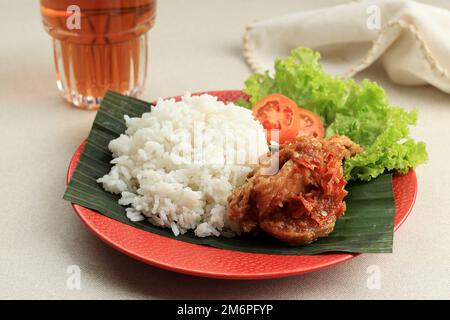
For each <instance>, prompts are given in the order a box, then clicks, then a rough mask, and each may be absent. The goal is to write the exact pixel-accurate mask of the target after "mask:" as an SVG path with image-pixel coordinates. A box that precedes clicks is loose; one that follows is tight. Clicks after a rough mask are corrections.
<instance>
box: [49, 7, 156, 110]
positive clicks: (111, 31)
mask: <svg viewBox="0 0 450 320" xmlns="http://www.w3.org/2000/svg"><path fill="white" fill-rule="evenodd" d="M41 14H42V19H43V23H44V27H45V30H46V31H47V32H48V33H49V34H50V35H51V36H52V38H53V52H54V59H55V68H56V83H57V86H58V89H59V91H61V93H62V94H63V95H64V97H65V99H66V100H67V101H69V102H71V103H72V104H73V105H75V106H77V107H80V108H85V109H96V108H98V106H99V105H100V102H101V99H102V97H103V96H104V94H105V93H106V91H107V90H113V91H116V92H120V93H122V94H127V95H130V96H138V95H139V94H140V93H141V92H142V88H143V86H144V82H145V78H146V74H147V31H148V30H150V28H151V27H152V26H153V23H154V20H155V14H156V0H41Z"/></svg>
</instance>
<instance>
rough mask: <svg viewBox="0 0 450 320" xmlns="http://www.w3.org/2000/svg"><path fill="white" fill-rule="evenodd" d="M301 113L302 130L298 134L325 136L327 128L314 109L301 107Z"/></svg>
mask: <svg viewBox="0 0 450 320" xmlns="http://www.w3.org/2000/svg"><path fill="white" fill-rule="evenodd" d="M298 110H299V113H300V130H299V132H298V135H297V136H299V137H300V136H312V137H316V138H323V137H324V136H325V129H324V127H323V123H322V120H321V119H320V117H319V116H318V115H317V114H315V113H314V112H312V111H309V110H306V109H303V108H299V109H298Z"/></svg>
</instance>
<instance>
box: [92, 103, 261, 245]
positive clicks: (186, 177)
mask: <svg viewBox="0 0 450 320" xmlns="http://www.w3.org/2000/svg"><path fill="white" fill-rule="evenodd" d="M125 121H126V125H127V130H126V132H125V134H122V135H121V136H120V137H118V138H117V139H115V140H112V141H111V142H110V143H109V149H110V150H111V151H112V153H113V157H114V159H113V160H112V161H111V163H112V164H113V165H114V166H113V167H112V168H111V171H110V172H109V174H107V175H105V176H103V177H102V178H99V179H98V180H97V182H99V183H102V184H103V188H104V189H105V190H107V191H109V192H112V193H115V194H120V195H121V198H120V200H119V203H120V204H121V205H124V206H128V207H127V208H126V212H127V217H128V218H129V219H131V220H132V221H141V220H144V219H148V220H149V221H150V222H151V223H153V224H155V225H157V226H162V227H168V228H171V229H172V231H173V233H174V234H175V235H179V234H180V233H181V234H183V233H185V232H186V231H187V230H189V229H193V230H195V235H196V236H199V237H205V236H210V235H215V236H220V235H225V236H228V235H233V234H234V233H239V232H240V230H239V228H238V226H237V225H236V224H234V223H233V222H231V221H229V219H228V218H227V214H226V213H227V197H228V196H229V194H230V192H231V190H232V189H233V188H235V187H238V186H240V185H241V184H243V183H244V182H245V178H246V175H247V174H248V173H249V172H250V171H251V170H252V169H253V168H254V166H255V165H256V164H257V158H258V156H259V155H261V154H263V153H266V152H267V151H268V148H267V144H266V140H265V137H264V132H263V128H262V126H261V125H260V124H259V122H257V121H256V120H254V119H253V116H252V114H251V111H250V110H247V109H245V108H241V107H239V106H236V105H234V104H232V103H229V104H224V103H223V102H220V101H217V98H216V97H213V96H210V95H201V96H190V95H189V94H186V95H185V96H184V97H183V98H182V99H181V101H179V102H176V101H175V100H173V99H170V100H159V101H158V103H157V105H156V106H155V107H153V108H152V110H151V112H149V113H144V114H143V115H142V117H141V118H130V117H128V116H125Z"/></svg>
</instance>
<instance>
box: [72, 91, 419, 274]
mask: <svg viewBox="0 0 450 320" xmlns="http://www.w3.org/2000/svg"><path fill="white" fill-rule="evenodd" d="M208 93H209V94H212V95H215V96H217V97H219V99H220V100H223V101H235V100H237V99H238V98H241V97H245V94H243V93H242V92H241V91H213V92H208ZM84 144H85V142H83V143H82V144H81V145H80V146H79V147H78V149H77V150H76V152H75V154H74V156H73V158H72V160H71V162H70V165H69V168H68V172H67V182H69V180H70V178H71V177H72V174H73V172H74V171H75V168H76V166H77V163H78V159H79V157H80V155H81V152H82V151H83V148H84ZM393 189H394V196H395V221H394V230H397V229H398V228H399V227H400V225H401V224H402V223H403V222H404V221H405V220H406V218H407V217H408V215H409V213H410V212H411V209H412V207H413V205H414V202H415V199H416V194H417V178H416V174H415V172H414V170H411V171H410V172H409V173H408V174H406V175H395V176H394V179H393ZM72 206H73V208H74V209H75V212H76V213H77V215H78V216H79V217H80V219H81V220H82V221H83V222H84V224H85V225H86V226H87V227H88V229H89V230H91V231H92V232H93V233H94V234H95V235H96V236H97V237H99V238H100V239H102V240H103V241H104V242H106V243H107V244H109V245H110V246H112V247H113V248H115V249H117V250H119V251H120V252H122V253H125V254H127V255H129V256H130V257H133V258H135V259H137V260H140V261H142V262H145V263H148V264H150V265H153V266H156V267H159V268H163V269H167V270H172V271H176V272H180V273H185V274H190V275H195V276H202V277H210V278H225V279H264V278H280V277H286V276H292V275H298V274H302V273H306V272H311V271H316V270H320V269H323V268H327V267H330V266H333V265H335V264H338V263H341V262H344V261H347V260H350V259H352V258H354V257H356V256H357V255H358V254H349V253H339V254H319V255H273V254H257V253H246V252H238V251H231V250H223V249H217V248H212V247H208V246H202V245H196V244H191V243H187V242H183V241H178V240H174V239H170V238H167V237H164V236H160V235H156V234H153V233H150V232H147V231H143V230H140V229H137V228H134V227H131V226H128V225H126V224H123V223H121V222H118V221H116V220H113V219H111V218H108V217H105V216H103V215H101V214H99V213H97V212H95V211H92V210H90V209H88V208H85V207H82V206H80V205H77V204H73V205H72Z"/></svg>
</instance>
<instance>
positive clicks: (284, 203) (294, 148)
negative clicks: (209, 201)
mask: <svg viewBox="0 0 450 320" xmlns="http://www.w3.org/2000/svg"><path fill="white" fill-rule="evenodd" d="M361 151H362V149H361V147H360V146H359V145H357V144H355V143H354V142H352V141H351V140H350V139H349V138H347V137H345V136H337V135H336V136H333V137H330V138H325V139H318V138H313V137H298V138H296V139H295V140H293V141H291V142H289V143H287V144H284V145H282V146H280V149H279V151H278V154H275V156H277V155H278V157H279V168H280V169H279V171H278V172H277V173H276V174H275V175H263V174H261V169H259V168H258V169H255V170H254V171H253V172H252V173H250V174H249V176H248V178H247V182H246V183H245V184H244V185H242V186H241V187H239V188H236V189H234V190H233V192H232V193H231V195H230V196H229V198H228V205H229V211H228V216H229V218H230V219H231V220H234V221H239V223H240V225H241V227H242V230H243V231H244V232H246V233H248V232H257V231H259V230H263V231H265V232H266V233H268V234H270V235H272V236H274V237H275V238H278V239H279V240H281V241H284V242H287V243H289V244H292V245H300V244H307V243H310V242H312V241H314V240H316V239H317V238H319V237H325V236H327V235H328V234H330V233H331V232H332V231H333V228H334V224H335V222H336V220H337V219H338V218H339V217H341V216H342V215H343V214H344V212H345V209H346V206H345V202H344V201H343V200H344V197H345V196H346V195H347V191H345V189H344V187H345V185H346V184H347V182H346V181H345V179H344V176H343V169H342V160H343V159H345V158H348V157H350V156H352V155H355V154H357V153H360V152H361Z"/></svg>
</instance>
